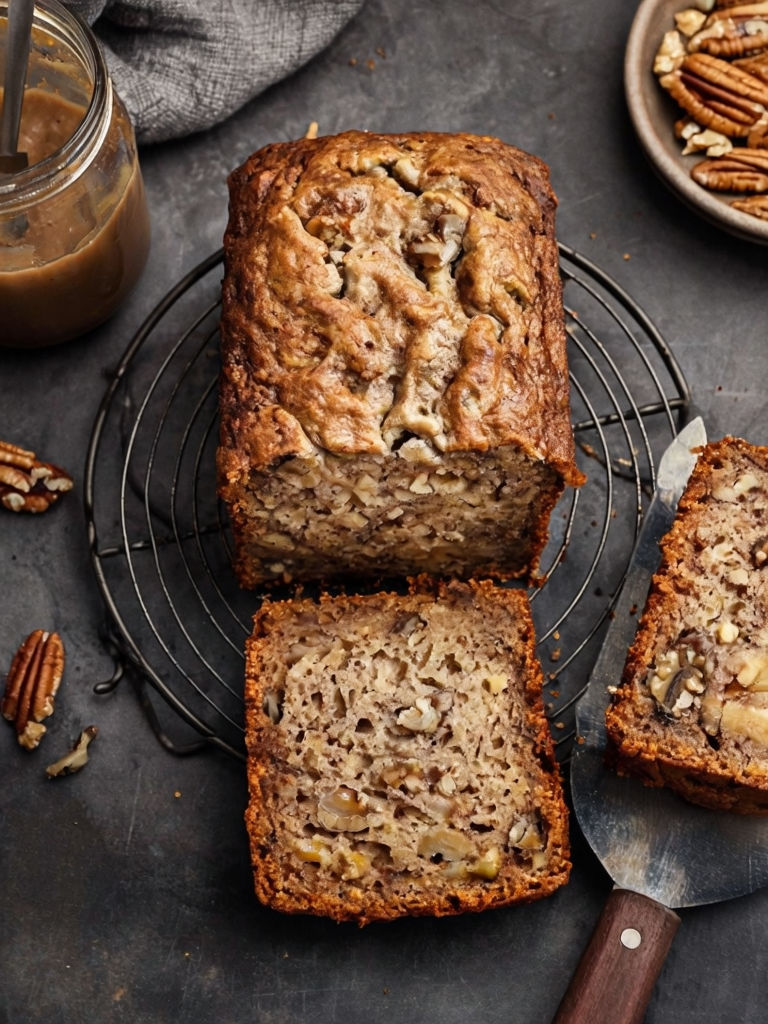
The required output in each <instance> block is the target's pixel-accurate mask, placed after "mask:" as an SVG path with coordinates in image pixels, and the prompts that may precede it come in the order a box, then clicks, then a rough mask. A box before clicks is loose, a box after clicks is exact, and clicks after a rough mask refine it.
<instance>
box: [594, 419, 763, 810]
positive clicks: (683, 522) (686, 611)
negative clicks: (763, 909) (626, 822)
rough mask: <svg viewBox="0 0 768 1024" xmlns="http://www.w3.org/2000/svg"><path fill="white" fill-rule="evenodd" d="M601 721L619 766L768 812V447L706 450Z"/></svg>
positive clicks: (696, 795)
mask: <svg viewBox="0 0 768 1024" xmlns="http://www.w3.org/2000/svg"><path fill="white" fill-rule="evenodd" d="M606 726H607V731H608V738H609V744H610V748H609V757H610V760H611V761H612V763H613V764H614V765H615V766H616V767H617V768H618V769H619V771H621V772H626V773H630V774H636V775H640V776H641V777H642V778H643V779H644V780H645V781H646V782H647V783H649V784H650V785H658V786H660V785H666V786H669V787H671V788H672V789H675V790H677V791H678V792H679V793H681V794H682V795H683V796H684V797H686V798H687V799H689V800H691V801H692V802H694V803H698V804H703V805H705V806H707V807H714V808H719V809H723V810H733V811H740V812H743V813H765V812H767V811H768V448H758V447H755V446H753V445H750V444H747V442H746V441H743V440H739V439H734V438H730V437H727V438H725V439H724V440H722V441H719V442H713V443H711V444H708V445H706V446H705V448H704V449H703V451H702V453H701V455H700V456H699V460H698V463H697V466H696V468H695V469H694V472H693V474H692V476H691V480H690V482H689V485H688V488H687V489H686V492H685V494H684V495H683V498H682V500H681V502H680V507H679V512H678V516H677V519H676V521H675V524H674V526H673V527H672V529H671V531H670V532H669V533H668V534H667V536H666V538H665V539H664V541H663V544H662V563H661V566H660V568H659V571H658V573H657V575H656V576H655V577H654V580H653V583H652V587H651V592H650V595H649V597H648V602H647V605H646V608H645V611H644V614H643V617H642V619H641V622H640V625H639V629H638V633H637V636H636V639H635V641H634V644H633V646H632V647H631V649H630V651H629V657H628V660H627V665H626V670H625V673H624V677H623V681H622V685H621V687H620V688H619V689H618V691H617V693H616V694H615V696H614V698H613V703H612V705H611V707H610V708H609V710H608V713H607V717H606Z"/></svg>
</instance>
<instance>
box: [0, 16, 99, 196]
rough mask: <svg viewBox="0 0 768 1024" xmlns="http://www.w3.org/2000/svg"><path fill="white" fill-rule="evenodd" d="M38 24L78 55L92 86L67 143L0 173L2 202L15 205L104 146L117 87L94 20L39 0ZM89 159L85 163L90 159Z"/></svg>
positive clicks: (49, 185)
mask: <svg viewBox="0 0 768 1024" xmlns="http://www.w3.org/2000/svg"><path fill="white" fill-rule="evenodd" d="M8 4H9V0H0V18H2V17H3V15H5V16H6V17H7V12H8ZM33 26H35V27H38V28H41V29H43V30H45V31H47V32H49V33H50V34H52V35H54V36H55V37H56V39H57V41H58V42H60V43H62V44H63V45H64V46H66V47H67V48H68V49H69V50H70V51H71V52H72V54H73V56H74V57H76V58H77V60H78V63H79V64H80V66H82V67H83V69H84V70H85V71H86V73H87V74H88V75H89V77H90V79H91V81H92V84H93V88H92V91H91V97H90V100H89V102H88V106H87V107H86V108H85V114H84V116H83V119H82V121H81V122H80V124H79V125H78V126H77V128H76V129H75V131H74V132H73V134H72V135H71V136H70V137H69V138H68V139H67V140H66V142H64V144H63V145H62V146H60V147H59V148H58V149H56V150H54V152H53V153H50V154H49V155H48V156H46V157H45V158H44V159H42V160H40V161H38V162H37V163H35V164H32V165H30V166H29V167H25V168H23V169H22V170H20V171H16V172H15V173H12V174H8V175H3V176H2V178H0V207H4V208H7V206H8V205H9V204H10V206H15V205H16V203H17V202H21V201H22V200H25V201H29V199H30V198H31V197H32V196H33V195H34V194H36V193H38V192H41V191H43V192H48V191H49V190H51V188H54V189H55V183H56V179H57V177H58V176H60V175H61V173H62V172H64V171H66V172H67V174H68V175H69V180H71V171H72V168H73V165H76V164H77V163H78V161H82V160H83V158H84V157H87V156H88V154H89V153H90V154H91V155H93V154H94V153H95V152H96V151H97V150H98V148H99V146H100V144H101V141H102V137H103V134H104V132H105V131H106V129H107V127H108V119H109V113H110V107H111V97H112V88H111V82H110V78H109V71H108V69H107V64H106V61H105V59H104V54H103V53H102V50H101V47H100V46H99V43H98V41H97V39H96V36H95V35H94V34H93V32H92V31H91V28H90V26H89V25H88V24H87V23H86V22H85V21H84V20H83V19H82V18H81V17H80V15H79V14H77V13H76V12H75V11H71V10H69V9H68V8H67V7H64V5H63V4H61V3H60V2H59V0H35V9H34V18H33ZM87 162H90V161H86V162H85V163H84V165H83V166H85V165H86V164H87Z"/></svg>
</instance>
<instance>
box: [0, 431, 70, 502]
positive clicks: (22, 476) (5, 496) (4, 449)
mask: <svg viewBox="0 0 768 1024" xmlns="http://www.w3.org/2000/svg"><path fill="white" fill-rule="evenodd" d="M70 490H72V477H71V476H70V475H69V473H65V472H64V470H63V469H59V467H58V466H54V465H53V463H52V462H42V461H41V460H40V459H38V458H37V456H36V455H35V453H34V452H31V451H28V450H27V449H26V448H20V447H19V446H18V445H16V444H11V443H10V442H8V441H0V505H3V506H4V507H5V508H7V509H10V511H11V512H46V511H47V510H48V509H49V508H50V507H51V505H53V503H54V502H55V501H57V500H58V498H59V496H60V495H61V494H64V492H65V491H70Z"/></svg>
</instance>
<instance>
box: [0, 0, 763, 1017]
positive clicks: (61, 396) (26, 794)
mask: <svg viewBox="0 0 768 1024" xmlns="http://www.w3.org/2000/svg"><path fill="white" fill-rule="evenodd" d="M632 14H633V5H632V4H631V3H627V2H624V0H582V2H580V3H566V2H565V0H542V2H540V3H538V4H533V5H532V4H527V3H522V2H517V0H508V2H502V0H474V2H473V3H464V2H462V0H442V2H440V3H429V2H426V0H368V3H367V4H366V6H365V8H364V9H363V11H362V13H361V14H360V15H359V17H358V18H357V19H356V20H355V21H354V22H353V23H351V24H350V25H349V26H348V27H347V28H346V29H345V30H344V31H343V32H342V34H341V35H340V36H339V37H338V38H337V39H336V40H335V41H334V43H333V44H332V45H331V47H330V48H329V49H328V50H327V51H326V52H325V53H323V54H322V55H321V56H319V57H318V58H317V59H315V60H314V61H313V62H312V63H311V64H310V65H309V66H307V67H306V68H305V69H303V70H302V71H301V72H300V73H299V74H297V75H295V76H294V77H293V78H291V79H290V80H288V81H285V82H284V83H281V84H280V85H278V86H276V87H274V88H272V89H271V90H270V91H269V92H268V93H266V94H265V95H263V96H262V97H260V98H259V99H257V100H256V101H255V102H253V103H251V104H250V105H249V106H248V107H247V108H246V109H244V110H242V111H241V112H240V113H238V114H237V115H235V116H234V117H233V118H231V119H230V120H229V121H228V122H227V123H225V124H223V125H221V126H220V127H218V128H216V129H215V130H213V131H211V132H209V133H206V134H205V135H201V136H197V137H193V138H190V139H187V140H184V141H180V142H175V143H169V144H165V145H161V146H158V147H156V148H151V149H147V150H145V151H144V152H143V153H142V166H143V170H144V175H145V179H146V184H147V188H148V194H149V203H150V211H151V216H152V222H153V229H154V239H153V248H152V254H151V257H150V262H149V266H148V268H147V271H146V273H145V274H144V277H143V280H142V282H141V284H140V286H139V288H138V290H137V291H136V293H135V294H134V295H133V297H132V298H131V300H130V301H129V302H128V304H127V305H126V306H125V307H124V309H122V310H121V311H120V313H119V314H118V315H117V316H116V317H115V318H114V319H113V320H112V321H111V322H110V323H109V324H108V325H106V326H105V327H104V328H103V329H101V330H99V331H97V332H95V333H94V334H93V335H91V336H89V337H87V338H84V339H81V340H79V341H77V342H74V343H72V344H69V345H67V346H66V347H63V348H60V349H53V350H48V351H37V352H34V353H27V354H24V353H11V352H7V351H0V437H3V438H6V439H8V440H11V441H14V442H16V443H20V444H24V445H28V446H30V447H33V448H34V449H36V450H37V451H38V452H39V453H40V454H41V455H44V457H45V458H48V459H50V460H52V461H54V462H56V463H59V464H61V465H64V466H67V467H70V468H71V469H72V470H73V472H74V473H75V476H76V479H77V484H78V493H77V494H76V495H70V496H69V497H68V498H67V500H65V501H62V502H61V504H60V506H59V507H58V508H57V509H56V510H55V511H54V512H52V513H50V514H49V515H47V516H44V517H41V518H38V519H31V518H23V517H20V516H19V517H15V516H12V515H10V514H8V515H5V516H3V517H2V522H1V523H0V558H1V559H2V563H1V564H2V574H1V579H2V586H1V588H0V592H1V594H2V596H1V597H0V605H1V606H2V615H1V616H0V660H2V662H3V663H5V662H7V661H8V659H9V658H10V655H11V653H12V651H13V650H14V649H15V648H16V646H17V645H18V643H19V642H20V640H21V639H22V638H23V637H24V636H26V634H27V633H28V632H29V631H30V630H31V629H33V628H36V627H38V626H42V627H46V628H52V627H53V628H57V629H58V630H59V631H60V632H61V633H62V635H63V636H64V637H65V640H66V644H67V651H68V659H69V660H68V669H67V676H66V679H65V684H64V687H63V688H62V692H61V699H60V702H59V707H58V708H57V712H56V715H55V717H54V719H53V720H52V724H51V730H50V734H49V736H48V737H46V741H45V742H46V753H42V752H38V754H33V755H28V754H27V753H25V752H23V751H21V750H19V749H17V747H16V743H15V740H14V737H13V734H12V731H11V730H10V729H3V730H0V763H2V778H3V782H2V785H1V786H0V876H1V877H2V883H0V964H2V969H1V970H0V1019H2V1020H3V1021H8V1022H13V1024H31V1022H36V1021H41V1022H45V1024H56V1022H62V1024H63V1022H67V1024H75V1022H89V1024H90V1022H93V1021H113V1020H114V1021H122V1020H124V1021H130V1022H135V1024H139V1022H141V1024H143V1022H155V1021H157V1022H161V1021H162V1022H167V1021H189V1022H198V1021H199V1022H209V1021H210V1022H217V1024H230V1022H231V1024H239V1022H243V1024H244V1022H246V1021H263V1022H273V1024H289V1022H290V1024H293V1022H306V1024H310V1022H317V1024H320V1022H323V1024H332V1022H342V1021H343V1022H345V1024H350V1022H354V1021H363V1020H365V1021H368V1022H370V1024H374V1022H376V1024H379V1022H381V1024H385V1022H387V1024H388V1022H393V1021H396V1022H402V1024H417V1022H431V1021H435V1022H437V1021H440V1022H444V1024H453V1022H456V1024H459V1022H462V1024H463V1022H466V1021H470V1020H473V1021H483V1022H484V1024H496V1022H498V1024H502V1022H504V1024H509V1022H510V1021H513V1022H519V1024H538V1022H541V1024H544V1022H546V1021H548V1020H549V1019H550V1018H551V1016H552V1014H553V1013H554V1011H555V1008H556V1006H557V1004H558V1002H559V999H560V997H561V995H562V993H563V991H564V989H565V987H566V985H567V982H568V979H569V977H570V974H571V972H572V970H573V968H574V966H575V964H576V962H577V958H578V955H579V953H580V951H581V949H582V948H583V946H584V944H585V943H586V941H587V938H588V936H589V933H590V931H591V928H592V926H593V925H594V923H595V921H596V918H597V915H598V913H599V910H600V907H601V905H602V903H603V900H604V899H605V897H606V895H607V893H608V891H609V889H610V882H609V880H608V879H607V877H606V876H605V875H604V874H603V873H602V870H601V869H600V868H599V866H598V865H597V864H596V862H595V861H594V859H593V857H592V855H591V853H590V852H589V851H588V850H587V849H586V848H585V847H584V845H583V843H582V841H581V840H580V838H579V835H578V830H577V829H576V828H575V827H574V872H573V878H572V881H571V883H570V884H569V886H568V887H567V888H565V889H564V890H562V891H561V892H560V893H558V894H557V895H555V896H554V897H552V898H551V899H549V900H547V901H545V902H542V903H540V904H537V905H533V906H530V907H522V908H512V909H509V910H507V911H500V912H495V913H490V914H486V915H483V916H480V917H472V918H464V919H455V920H443V921H431V920H423V921H404V922H398V923H396V924H393V925H389V926H386V927H379V926H373V927H370V928H368V929H366V930H364V931H362V932H359V931H358V930H356V929H355V928H351V927H346V926H344V927H338V926H335V925H332V924H330V923H328V922H325V921H320V920H318V921H315V920H308V921H307V920H296V919H288V918H283V917H279V916H277V915H274V914H272V913H269V912H266V911H264V910H262V909H260V908H259V907H258V905H257V904H256V902H255V900H254V898H253V896H252V890H251V880H250V872H249V865H248V857H247V848H246V842H245V835H244V831H243V827H242V823H241V815H242V810H243V807H244V801H245V788H244V781H243V772H242V768H241V766H240V765H239V764H238V763H237V762H235V761H233V760H230V759H228V758H226V757H223V756H220V755H217V754H206V755H204V756H202V757H195V758H188V759H179V758H176V757H173V756H172V755H170V754H168V753H167V752H165V751H164V750H163V749H161V747H160V746H159V745H158V743H157V742H156V740H155V739H154V737H153V736H152V735H151V733H150V730H149V728H148V727H147V724H146V721H145V719H144V717H143V715H142V712H141V710H140V709H139V706H138V702H137V700H136V699H135V694H134V692H133V691H132V689H131V687H130V686H129V685H126V684H124V685H123V686H122V687H121V688H120V689H118V690H117V692H115V693H114V694H112V695H111V696H109V697H97V696H95V695H94V693H93V691H92V686H93V684H94V683H95V682H97V681H98V680H100V679H103V678H106V677H108V676H109V675H110V674H111V671H112V663H111V660H110V658H109V656H108V655H107V653H106V651H105V649H104V646H103V644H102V642H101V640H100V638H99V627H100V625H101V623H102V620H103V611H102V606H101V601H100V597H99V593H98V590H97V587H96V585H95V582H94V579H93V576H92V572H91V569H90V565H89V561H88V547H87V539H86V535H85V528H84V517H83V509H82V504H81V501H80V500H79V499H80V498H81V497H82V479H83V461H84V459H85V453H86V448H87V444H88V438H89V435H90V431H91V427H92V424H93V420H94V416H95V414H96V410H97V408H98V404H99V402H100V400H101V397H102V394H103V392H104V388H105V385H106V380H107V377H108V375H109V373H110V371H111V370H112V369H113V368H114V367H115V365H116V364H117V362H118V361H119V359H120V356H121V354H122V353H123V351H124V349H125V347H126V345H127V344H128V342H129V340H130V338H131V336H132V335H133V333H134V331H135V330H136V329H137V328H138V326H139V324H140V323H141V322H142V320H143V318H144V317H145V315H146V314H147V313H148V312H149V311H150V310H151V309H152V308H153V306H154V305H155V303H156V302H157V301H158V300H159V299H160V298H161V297H162V296H163V295H164V293H165V292H166V291H167V290H168V289H169V287H171V286H172V285H173V284H174V283H175V282H176V281H177V280H178V279H179V278H180V277H181V276H182V274H184V273H186V272H187V271H188V270H189V269H190V268H192V267H193V266H195V265H196V264H197V263H198V262H199V261H200V260H201V259H202V258H203V257H205V256H206V255H208V254H209V253H210V252H212V251H213V250H215V249H217V248H218V246H219V245H220V244H221V235H222V232H223V228H224V224H225V219H226V206H227V198H226V185H225V177H226V174H227V172H228V171H229V170H230V169H231V168H233V167H234V166H235V165H237V164H238V163H239V162H241V161H242V160H243V159H244V158H245V157H246V156H247V155H248V154H249V153H250V152H251V151H252V150H254V149H256V148H257V147H259V146H260V145H262V144H264V143H267V142H269V141H272V140H276V139H288V138H293V137H297V136H299V135H302V134H304V132H305V131H306V128H307V126H308V124H309V123H310V122H311V121H317V122H318V123H319V126H320V131H321V132H322V133H331V132H336V131H338V130H342V129H345V128H351V127H356V128H365V129H371V130H405V129H436V130H468V131H474V132H479V133H490V134H496V135H499V136H500V137H502V138H504V139H505V140H507V141H509V142H513V143H515V144H517V145H519V146H521V147H523V148H525V149H528V150H530V151H532V152H534V153H536V154H538V155H539V156H541V157H543V158H544V159H545V160H546V161H547V162H548V163H549V164H550V166H551V169H552V177H553V182H554V185H555V188H556V191H557V193H558V195H559V198H560V209H559V219H558V234H559V237H560V239H561V240H562V241H563V242H564V243H566V244H567V245H569V246H571V247H573V248H574V249H577V250H579V251H581V252H583V253H584V254H585V255H587V256H588V257H589V258H590V259H592V260H593V261H594V262H595V263H597V264H598V265H599V266H600V267H602V268H603V269H604V270H605V271H606V272H608V273H609V274H611V275H613V276H614V277H615V278H616V279H617V280H618V281H619V282H620V284H622V285H623V287H624V288H626V289H627V291H628V292H630V294H631V295H632V296H633V297H634V299H635V300H636V301H637V302H638V303H639V304H640V305H641V306H642V307H643V308H644V309H645V311H646V312H647V313H648V314H649V316H650V317H651V319H652V320H653V321H654V322H655V323H656V325H657V326H658V328H659V329H660V330H661V332H662V334H663V335H664V336H665V338H666V339H667V341H668V342H669V343H670V345H671V346H672V348H673V350H674V352H675V354H676V355H677V358H678V360H679V362H680V363H681V365H682V367H683V370H684V372H685V374H686V376H687V378H688V380H689V383H690V385H691V388H692V391H693V395H694V400H695V403H696V405H697V406H698V407H699V409H700V410H701V411H702V412H703V413H704V416H705V419H706V422H707V426H708V429H709V433H710V436H713V437H714V436H718V435H722V434H724V433H734V434H742V435H743V436H746V437H747V438H748V439H749V440H751V441H754V442H757V443H766V442H768V427H766V415H765V403H766V380H768V344H766V316H765V294H766V291H765V289H766V284H767V283H768V266H767V264H766V255H767V254H766V252H765V250H763V249H760V248H758V247H756V246H752V245H750V244H748V243H745V242H740V241H736V240H734V239H732V238H730V237H728V236H726V235H724V234H721V233H720V232H718V231H717V230H715V229H713V228H710V227H709V226H707V225H706V224H704V223H702V222H700V221H699V220H697V219H696V218H695V217H694V216H693V215H692V214H691V213H689V212H688V211H687V210H686V209H684V208H683V207H682V206H681V205H680V204H679V203H678V202H677V201H676V200H675V199H674V198H673V197H672V196H670V195H669V194H668V193H667V192H666V190H665V189H664V187H663V186H662V185H661V184H659V183H658V182H657V180H656V179H655V177H654V176H653V174H652V173H651V172H650V171H649V169H648V166H647V165H646V163H645V161H644V159H643V157H642V154H641V152H640V150H639V147H638V145H637V143H636V142H635V140H634V138H633V135H632V131H631V127H630V125H629V122H628V118H627V114H626V110H625V105H624V99H623V94H622V84H621V71H622V58H623V50H624V44H625V40H626V35H627V32H628V29H629V25H630V22H631V18H632ZM352 59H354V61H355V63H351V61H352ZM369 62H371V64H370V65H369ZM627 256H628V257H629V258H628V259H627V258H626V257H627ZM91 721H93V722H96V723H97V724H98V725H99V728H100V730H101V733H100V737H99V739H98V740H97V743H96V745H94V747H93V760H92V762H91V764H90V765H89V766H88V768H87V769H86V770H85V771H84V772H82V773H81V774H80V775H78V776H74V777H72V778H70V779H65V780H61V781H60V782H56V783H54V782H47V781H45V779H44V778H43V767H44V765H45V764H46V763H48V754H54V753H55V754H56V756H58V753H59V751H60V750H62V749H66V746H67V743H68V740H69V737H71V736H72V735H74V734H76V733H77V731H78V730H79V728H81V727H82V726H83V725H85V724H88V723H89V722H91ZM682 917H683V923H682V927H681V929H680V932H679V934H678V937H677V939H676V941H675V944H674V946H673V949H672V951H671V954H670V956H669V958H668V961H667V963H666V966H665V968H664V970H663V973H662V975H661V978H660V980H659V983H658V986H657V988H656V991H655V993H654V996H653V999H652V1002H651V1005H650V1009H649V1011H648V1016H647V1021H648V1022H649V1024H708V1022H711V1024H715V1022H717V1024H720V1022H722V1021H736V1020H738V1021H742V1022H749V1024H757V1022H758V1021H764V1020H765V1019H766V1012H767V1011H766V1006H765V981H764V979H765V976H766V968H768V948H767V947H766V942H765V935H766V927H767V926H768V892H766V891H762V892H758V893H755V894H753V895H751V896H747V897H743V898H741V899H738V900H736V901H733V902H731V903H723V904H720V905H718V906H714V907H711V908H701V909H696V910H688V911H684V912H683V914H682Z"/></svg>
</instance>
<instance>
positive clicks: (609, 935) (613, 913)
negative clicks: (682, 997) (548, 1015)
mask: <svg viewBox="0 0 768 1024" xmlns="http://www.w3.org/2000/svg"><path fill="white" fill-rule="evenodd" d="M679 924H680V918H679V917H678V916H677V914H675V913H674V912H673V911H671V910H669V909H668V908H667V907H665V906H663V904H661V903H657V902H656V900H652V899H649V898H648V897H647V896H641V895H640V894H639V893H636V892H630V891H629V890H627V889H614V890H613V892H612V893H611V895H610V897H609V899H608V902H607V903H606V905H605V907H604V909H603V912H602V914H601V915H600V919H599V921H598V922H597V927H596V928H595V931H594V933H593V935H592V938H591V940H590V942H589V945H588V946H587V948H586V950H585V951H584V955H583V956H582V958H581V962H580V963H579V966H578V967H577V968H576V973H575V974H574V976H573V978H572V979H571V984H570V985H569V987H568V991H567V992H566V993H565V995H564V996H563V1000H562V1002H561V1003H560V1007H559V1009H558V1011H557V1014H556V1016H555V1018H554V1021H553V1024H641V1022H642V1020H643V1016H644V1014H645V1008H646V1006H647V1005H648V1000H649V999H650V998H651V992H652V991H653V986H654V985H655V983H656V979H657V978H658V976H659V972H660V971H661V968H662V965H663V964H664V960H665V959H666V956H667V953H668V952H669V947H670V946H671V945H672V939H673V938H674V937H675V932H676V931H677V928H678V925H679Z"/></svg>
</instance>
